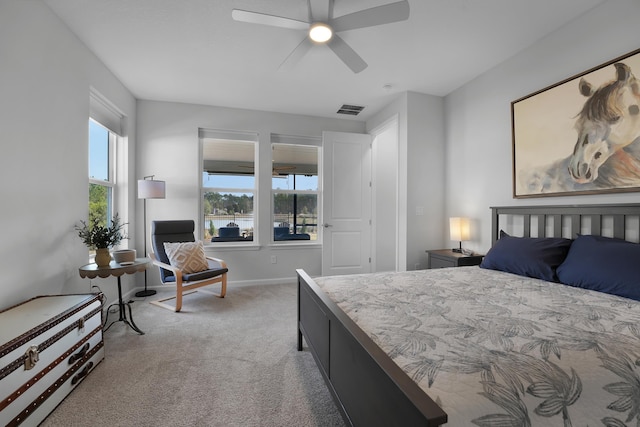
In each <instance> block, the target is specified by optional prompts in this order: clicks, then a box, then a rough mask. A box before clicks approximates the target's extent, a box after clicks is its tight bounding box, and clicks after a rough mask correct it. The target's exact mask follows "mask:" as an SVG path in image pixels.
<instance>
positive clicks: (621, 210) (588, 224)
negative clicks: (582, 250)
mask: <svg viewBox="0 0 640 427" xmlns="http://www.w3.org/2000/svg"><path fill="white" fill-rule="evenodd" d="M491 214H492V219H491V244H492V245H493V244H494V243H495V242H496V241H497V240H498V238H499V236H500V230H501V228H502V225H503V224H504V221H507V222H508V221H509V220H510V218H511V219H513V218H514V217H520V218H521V221H522V227H521V228H522V235H521V236H519V237H568V238H572V239H573V238H575V237H576V235H577V234H579V233H581V234H593V235H606V236H608V237H617V238H620V239H626V240H631V241H635V242H638V234H640V230H639V229H638V228H639V227H640V204H637V203H633V204H620V205H551V206H497V207H491ZM503 229H504V228H503ZM563 230H564V231H565V233H564V235H563ZM505 231H507V230H506V229H505ZM532 231H534V232H533V233H532ZM567 231H568V233H567ZM507 232H508V231H507ZM567 234H568V235H567Z"/></svg>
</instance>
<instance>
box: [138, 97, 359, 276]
mask: <svg viewBox="0 0 640 427" xmlns="http://www.w3.org/2000/svg"><path fill="white" fill-rule="evenodd" d="M199 128H205V129H220V130H242V131H251V132H256V133H257V134H258V145H259V157H260V159H259V164H263V165H264V164H269V163H268V162H270V159H271V140H270V138H271V134H272V133H276V134H283V135H295V136H309V137H321V136H322V131H327V130H331V131H340V132H360V133H362V132H364V130H365V129H364V123H363V122H359V121H353V120H338V119H326V118H317V117H309V116H300V115H294V114H279V113H269V112H264V111H252V110H241V109H233V108H223V107H211V106H203V105H192V104H180V103H170V102H155V101H139V102H138V138H137V140H138V146H137V147H138V152H137V159H138V162H137V165H136V170H137V172H138V177H142V176H144V175H155V176H156V179H161V180H164V181H166V183H167V184H166V187H167V190H166V192H167V194H166V199H165V200H149V201H148V202H147V219H148V221H149V222H150V221H152V220H155V219H158V220H162V219H193V220H194V221H196V224H200V223H201V221H200V210H199V209H200V208H199V207H200V193H199V184H200V179H201V172H200V171H201V166H200V161H199V142H198V129H199ZM259 174H260V175H259V179H258V185H259V187H258V193H257V195H256V197H257V199H258V200H260V209H259V213H258V230H257V232H258V233H259V235H258V236H255V237H254V239H256V240H258V239H259V242H260V246H255V247H251V248H238V247H237V246H236V247H229V246H226V247H224V246H216V247H209V248H207V253H208V254H211V255H213V256H217V257H219V258H222V259H224V260H225V261H226V262H227V264H228V265H229V282H230V283H233V284H241V283H244V284H247V283H269V282H272V281H279V282H281V281H282V280H283V279H285V280H295V269H296V268H304V269H305V270H306V271H307V272H308V273H309V274H312V275H319V274H320V273H321V271H322V269H321V261H322V254H321V247H320V246H319V245H317V244H315V245H314V244H297V243H296V244H290V245H282V244H281V245H273V244H269V240H270V233H271V228H270V223H271V216H270V211H269V209H264V207H267V206H270V204H269V203H268V200H270V198H271V170H268V169H265V168H262V169H260V171H259ZM265 201H267V202H266V203H265ZM139 221H140V223H142V215H141V214H140V215H139ZM142 233H143V231H142V228H140V230H139V235H138V241H139V242H142V240H143V237H142ZM139 246H140V248H139V250H140V251H142V249H143V245H142V244H141V245H139ZM273 255H275V256H276V259H277V263H276V264H272V263H271V257H272V256H273ZM148 280H149V281H150V283H149V284H150V285H151V286H155V285H158V284H159V283H160V279H159V277H158V272H157V269H151V270H149V275H148Z"/></svg>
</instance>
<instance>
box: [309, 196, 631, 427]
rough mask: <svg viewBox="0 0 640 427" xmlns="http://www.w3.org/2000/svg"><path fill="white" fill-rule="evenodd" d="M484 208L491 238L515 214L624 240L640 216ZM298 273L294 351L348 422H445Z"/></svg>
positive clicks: (584, 209)
mask: <svg viewBox="0 0 640 427" xmlns="http://www.w3.org/2000/svg"><path fill="white" fill-rule="evenodd" d="M491 211H492V239H493V242H495V241H496V240H497V239H498V236H499V230H500V227H501V224H502V223H503V220H504V219H505V218H506V217H513V216H519V217H521V218H523V219H521V220H519V224H521V225H522V228H523V233H522V237H531V236H532V235H533V236H534V237H542V236H546V237H557V236H562V234H563V230H565V234H566V230H569V233H570V236H572V237H575V235H576V234H578V233H583V234H594V235H602V234H605V233H603V231H607V234H611V237H618V238H623V239H624V238H627V231H626V230H627V228H628V227H629V228H633V227H638V224H637V223H636V224H635V225H631V226H629V225H628V221H627V218H629V217H635V218H637V220H636V221H637V222H640V204H622V205H565V206H509V207H492V208H491ZM587 218H588V220H587ZM605 223H606V224H607V225H605ZM609 224H612V225H611V226H610V225H609ZM585 227H586V228H587V230H586V231H585V230H584V228H585ZM609 227H610V228H611V232H610V233H609V231H608V228H609ZM532 229H533V230H537V232H535V233H532V232H531V231H532ZM549 229H551V233H549V232H548V231H549ZM635 231H636V232H637V230H635ZM564 237H567V236H564ZM627 239H628V238H627ZM628 240H629V239H628ZM297 274H298V350H299V351H301V350H302V349H303V338H304V340H305V341H306V343H307V345H308V347H309V350H310V352H311V353H312V354H313V357H314V359H315V361H316V364H317V365H318V368H319V369H320V372H321V374H322V376H323V378H324V380H325V382H326V383H327V386H328V388H329V391H330V392H331V394H332V396H333V398H334V400H335V402H336V404H337V406H338V409H339V410H340V412H341V413H342V416H343V418H344V420H345V422H346V423H347V424H348V425H352V426H366V427H370V426H385V427H387V426H403V427H406V426H439V425H442V424H444V423H446V422H447V414H446V413H445V412H444V411H443V410H442V409H441V408H440V407H439V406H438V404H436V403H435V402H434V401H433V400H432V399H431V398H430V397H429V396H428V395H427V394H426V393H425V392H424V391H423V390H422V389H421V388H420V387H419V386H418V385H417V384H416V383H415V382H414V381H413V380H412V379H411V378H410V377H409V376H408V375H407V374H406V373H405V372H404V371H402V369H401V368H400V367H399V366H398V365H396V364H395V362H393V360H391V358H390V357H389V356H388V355H387V354H386V353H385V352H384V351H382V350H381V349H380V347H378V345H377V344H375V343H374V342H373V340H371V338H369V336H368V335H367V334H366V333H364V332H363V331H362V330H361V329H360V328H359V327H358V326H357V325H356V324H355V322H354V321H353V320H351V318H349V316H347V315H346V314H345V313H344V312H343V311H342V310H341V309H340V308H339V307H338V306H337V304H336V303H334V302H333V301H331V299H329V297H328V296H327V295H326V294H325V293H324V292H323V291H322V290H321V289H320V287H319V286H318V285H317V284H316V283H315V282H314V281H313V279H312V278H311V277H310V276H309V275H308V274H307V273H306V272H305V271H304V270H297Z"/></svg>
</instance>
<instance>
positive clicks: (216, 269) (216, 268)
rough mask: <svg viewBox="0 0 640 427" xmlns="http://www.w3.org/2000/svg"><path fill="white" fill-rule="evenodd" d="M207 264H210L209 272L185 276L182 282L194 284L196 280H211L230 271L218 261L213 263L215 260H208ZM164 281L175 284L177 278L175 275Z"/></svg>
mask: <svg viewBox="0 0 640 427" xmlns="http://www.w3.org/2000/svg"><path fill="white" fill-rule="evenodd" d="M207 262H208V264H209V269H208V270H205V271H200V272H198V273H191V274H184V275H183V276H182V280H183V281H184V282H194V281H196V280H204V279H210V278H212V277H216V276H219V275H221V274H224V273H226V272H227V271H229V269H228V268H223V267H222V265H220V263H219V262H216V261H213V260H210V259H208V260H207ZM164 281H165V282H175V281H176V278H175V276H173V275H168V276H167V277H166V278H165V280H164Z"/></svg>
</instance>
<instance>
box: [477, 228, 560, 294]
mask: <svg viewBox="0 0 640 427" xmlns="http://www.w3.org/2000/svg"><path fill="white" fill-rule="evenodd" d="M570 246H571V240H570V239H565V238H562V237H513V236H509V235H508V234H507V233H505V232H504V231H502V230H501V231H500V239H499V240H498V241H497V242H496V243H495V245H493V247H492V248H491V249H490V250H489V252H488V253H487V255H486V256H485V257H484V259H483V260H482V263H481V264H480V267H482V268H487V269H491V270H500V271H506V272H508V273H514V274H518V275H520V276H527V277H535V278H537V279H543V280H547V281H549V282H557V281H558V276H557V275H556V269H557V268H558V266H559V265H560V264H562V262H563V261H564V259H565V258H566V256H567V253H568V252H569V247H570Z"/></svg>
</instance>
